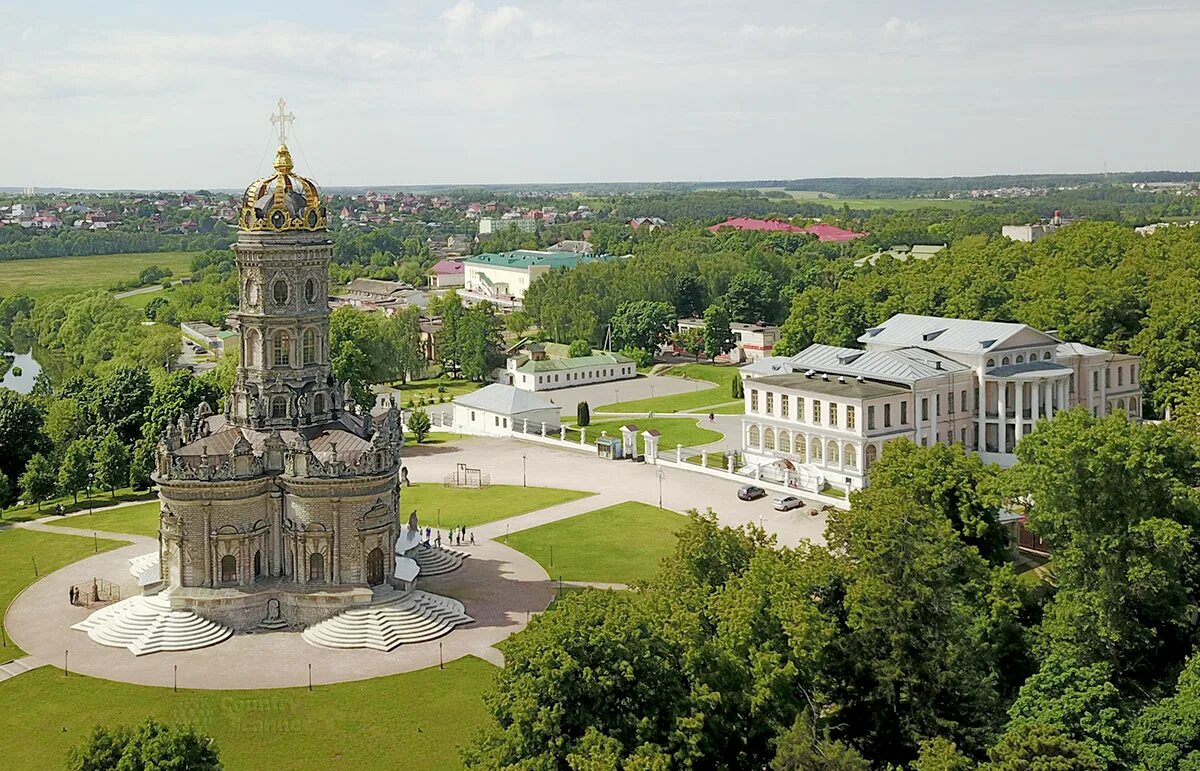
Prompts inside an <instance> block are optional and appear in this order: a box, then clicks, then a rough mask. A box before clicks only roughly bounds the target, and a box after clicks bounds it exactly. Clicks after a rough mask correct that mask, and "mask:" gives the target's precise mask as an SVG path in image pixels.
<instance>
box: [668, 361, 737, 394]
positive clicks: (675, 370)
mask: <svg viewBox="0 0 1200 771" xmlns="http://www.w3.org/2000/svg"><path fill="white" fill-rule="evenodd" d="M737 373H738V368H737V367H733V366H730V365H728V364H706V363H705V362H697V363H695V364H676V365H674V366H672V367H670V368H669V369H665V370H663V371H662V372H661V373H660V374H662V375H666V376H668V377H686V378H691V379H692V380H707V381H708V382H710V383H716V384H717V385H723V386H725V390H726V391H727V392H728V390H729V381H730V380H732V379H733V378H735V377H737Z"/></svg>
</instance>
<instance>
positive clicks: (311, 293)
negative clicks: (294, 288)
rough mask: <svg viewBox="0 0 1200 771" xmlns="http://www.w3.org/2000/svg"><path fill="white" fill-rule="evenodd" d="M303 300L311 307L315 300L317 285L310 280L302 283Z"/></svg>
mask: <svg viewBox="0 0 1200 771" xmlns="http://www.w3.org/2000/svg"><path fill="white" fill-rule="evenodd" d="M304 299H305V300H307V301H308V304H309V305H312V304H313V303H314V302H316V300H317V284H316V282H315V281H313V280H312V279H311V278H310V279H309V280H308V281H305V282H304Z"/></svg>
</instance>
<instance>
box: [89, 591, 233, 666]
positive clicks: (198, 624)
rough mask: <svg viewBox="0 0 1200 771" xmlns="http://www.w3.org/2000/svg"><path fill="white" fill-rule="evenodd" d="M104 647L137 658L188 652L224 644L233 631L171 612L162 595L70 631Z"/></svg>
mask: <svg viewBox="0 0 1200 771" xmlns="http://www.w3.org/2000/svg"><path fill="white" fill-rule="evenodd" d="M71 628H72V629H78V630H80V631H84V632H87V634H88V637H90V638H92V639H93V640H95V641H96V642H98V643H100V644H101V645H108V646H110V647H113V648H127V649H128V650H129V651H130V652H131V653H133V654H134V655H135V656H142V655H145V654H147V653H159V652H162V651H188V650H193V649H195V648H205V647H208V646H209V645H216V644H217V643H220V642H224V641H226V640H228V639H229V638H230V636H232V635H233V630H232V629H230V628H229V627H227V626H224V625H222V624H218V623H216V622H215V621H210V620H208V619H207V618H204V617H203V616H198V615H196V614H195V613H193V612H192V611H190V610H172V609H171V603H170V601H169V600H168V599H167V598H166V597H163V596H161V595H137V596H135V597H130V598H129V599H126V600H121V601H120V602H118V603H116V604H115V605H109V606H108V607H106V608H101V609H100V610H97V611H96V612H95V613H93V614H92V615H90V616H88V617H87V618H85V619H84V620H83V621H80V622H79V623H78V624H75V625H74V626H72V627H71Z"/></svg>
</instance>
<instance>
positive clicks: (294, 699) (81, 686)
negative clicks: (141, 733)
mask: <svg viewBox="0 0 1200 771" xmlns="http://www.w3.org/2000/svg"><path fill="white" fill-rule="evenodd" d="M164 666H165V664H164ZM495 671H496V669H495V668H494V667H493V666H492V665H491V664H488V663H487V662H485V661H482V660H480V659H477V658H474V657H467V658H463V659H459V660H457V661H452V662H450V663H448V664H446V668H445V670H439V669H437V668H436V667H435V668H431V669H423V670H420V671H417V672H409V673H406V674H402V675H393V676H391V677H381V678H378V679H375V680H362V681H358V682H350V683H339V684H337V685H322V686H318V687H316V688H314V689H313V690H312V691H311V692H310V691H308V690H306V689H303V688H287V689H276V690H259V691H197V690H184V689H182V688H181V689H180V690H179V692H178V693H173V692H172V691H171V689H170V688H150V687H146V686H138V685H129V684H127V683H114V682H110V681H108V680H95V679H92V678H89V677H81V676H77V675H72V676H71V677H63V676H62V672H60V671H59V670H57V669H53V668H50V667H43V668H41V669H37V670H34V671H32V672H27V673H25V674H23V675H20V676H18V677H14V678H12V679H11V680H8V681H5V682H3V683H0V734H2V735H4V736H9V737H17V736H19V737H21V740H20V741H9V742H6V745H7V747H6V750H5V766H6V767H7V768H14V769H16V768H22V769H25V768H28V769H35V768H37V769H41V768H62V767H63V765H64V762H65V758H66V752H67V750H68V748H70V747H72V746H74V745H76V744H79V743H80V742H81V741H83V740H84V739H86V738H87V736H88V735H89V734H90V732H91V729H92V727H93V726H95V725H96V724H98V723H99V724H104V725H117V724H127V725H128V724H133V723H137V722H140V721H142V720H145V719H146V718H148V717H154V718H155V719H157V720H161V721H164V722H183V723H190V724H192V725H194V726H195V727H196V728H197V729H199V730H200V731H202V732H204V733H207V734H209V735H211V736H212V737H213V738H214V739H215V740H216V744H217V750H218V751H219V752H220V754H221V761H222V763H223V764H224V766H225V768H229V769H243V768H280V769H282V768H287V769H329V768H345V769H352V768H353V769H358V768H362V769H370V768H423V769H457V768H461V767H462V762H461V761H460V760H459V754H458V753H459V748H461V747H462V746H463V745H465V744H466V743H467V742H468V741H469V740H470V738H471V737H472V735H473V734H474V733H475V731H476V729H477V728H478V727H479V726H481V725H482V724H483V723H484V721H485V719H486V711H485V709H484V706H483V702H482V700H481V694H482V693H483V691H484V689H485V688H486V687H487V686H488V685H489V684H490V683H491V681H492V678H493V677H494V674H495ZM201 676H202V673H189V672H183V671H181V672H180V673H179V677H180V680H181V681H182V682H187V678H188V677H201Z"/></svg>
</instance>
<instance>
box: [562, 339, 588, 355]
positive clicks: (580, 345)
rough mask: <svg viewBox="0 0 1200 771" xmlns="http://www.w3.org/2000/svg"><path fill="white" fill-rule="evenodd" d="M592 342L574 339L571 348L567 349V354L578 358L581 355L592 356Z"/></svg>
mask: <svg viewBox="0 0 1200 771" xmlns="http://www.w3.org/2000/svg"><path fill="white" fill-rule="evenodd" d="M591 355H592V344H591V343H589V342H588V341H587V340H574V341H572V343H571V346H570V348H568V349H567V356H570V357H571V358H572V359H578V358H579V357H580V356H591Z"/></svg>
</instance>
